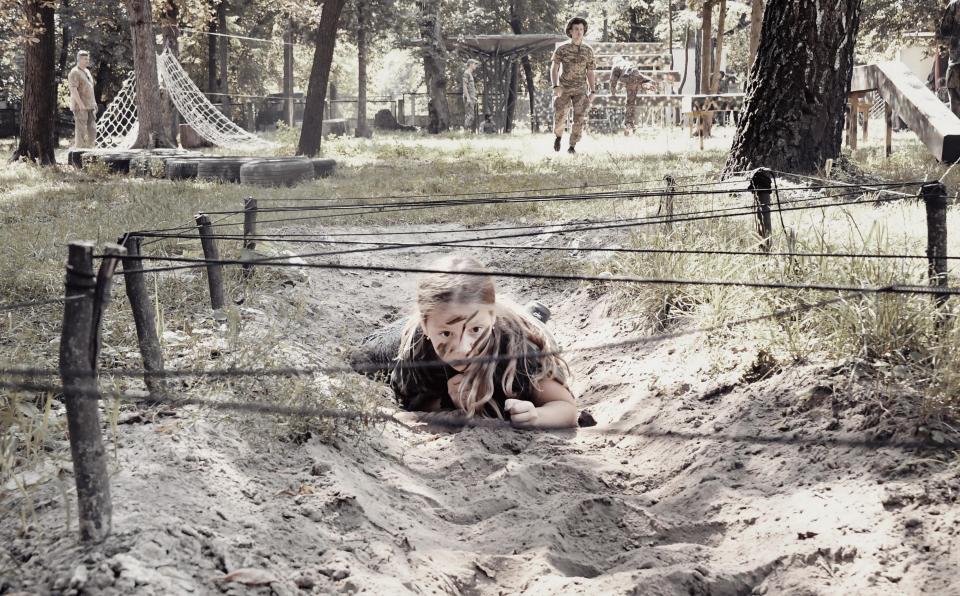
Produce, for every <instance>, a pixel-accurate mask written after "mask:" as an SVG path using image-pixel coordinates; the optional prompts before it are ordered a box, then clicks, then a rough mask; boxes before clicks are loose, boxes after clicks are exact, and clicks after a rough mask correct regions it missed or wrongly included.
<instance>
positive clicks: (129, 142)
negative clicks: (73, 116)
mask: <svg viewBox="0 0 960 596" xmlns="http://www.w3.org/2000/svg"><path fill="white" fill-rule="evenodd" d="M157 74H158V76H159V79H160V84H161V86H162V87H163V88H164V89H165V90H166V91H167V93H168V94H169V95H170V99H171V100H172V101H173V105H174V106H175V107H176V108H177V111H178V112H179V113H180V116H181V118H183V120H184V122H185V123H186V124H189V125H190V127H191V128H193V130H194V131H196V133H197V134H199V135H200V136H201V137H203V138H204V139H205V140H207V141H209V142H210V143H213V144H214V145H216V146H218V147H226V148H230V149H255V148H265V147H271V146H273V143H270V142H269V141H265V140H263V139H261V138H260V137H258V136H256V135H254V134H252V133H249V132H247V131H246V130H244V129H243V128H241V127H240V126H238V125H237V124H236V123H235V122H233V121H232V120H230V119H229V118H227V116H226V115H224V114H223V112H221V111H220V110H218V109H217V108H216V106H214V105H213V104H212V103H210V100H208V99H207V97H206V95H204V94H203V92H202V91H200V89H199V88H197V86H196V85H195V84H194V83H193V81H191V80H190V77H189V75H187V73H186V71H185V70H183V67H182V66H181V65H180V62H179V61H177V58H176V57H175V56H174V55H173V54H171V53H170V51H169V50H164V51H163V53H162V54H159V55H158V56H157ZM136 80H137V79H136V76H135V73H132V72H131V73H130V75H129V76H128V77H127V79H126V80H125V81H124V83H123V86H122V87H121V88H120V92H119V93H117V96H116V97H115V98H114V100H113V102H111V103H110V106H109V107H108V108H107V109H106V111H104V113H103V115H102V116H100V120H99V121H98V122H97V143H96V145H97V148H100V149H129V148H130V147H132V146H133V144H134V142H135V141H136V139H137V133H138V131H139V126H138V120H137V105H136V97H137V91H136Z"/></svg>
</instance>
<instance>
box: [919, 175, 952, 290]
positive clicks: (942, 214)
mask: <svg viewBox="0 0 960 596" xmlns="http://www.w3.org/2000/svg"><path fill="white" fill-rule="evenodd" d="M920 196H921V197H923V202H924V205H925V206H926V209H927V264H928V271H929V273H928V275H929V278H930V285H931V286H934V287H946V286H947V187H946V186H944V185H943V184H942V183H940V182H931V183H929V184H924V185H923V187H922V188H921V189H920ZM948 296H949V295H948V294H936V302H937V306H942V305H943V303H944V302H946V300H947V297H948Z"/></svg>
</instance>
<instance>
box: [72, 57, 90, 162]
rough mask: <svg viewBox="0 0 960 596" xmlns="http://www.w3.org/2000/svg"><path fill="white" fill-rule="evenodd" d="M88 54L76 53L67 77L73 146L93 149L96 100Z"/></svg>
mask: <svg viewBox="0 0 960 596" xmlns="http://www.w3.org/2000/svg"><path fill="white" fill-rule="evenodd" d="M89 65H90V52H87V51H86V50H80V51H79V52H77V65H76V66H74V67H73V68H72V69H71V70H70V74H68V75H67V82H68V83H69V84H70V111H72V112H73V122H74V135H73V146H74V148H76V149H80V148H85V147H93V146H94V144H95V143H96V142H97V98H96V96H95V95H94V93H93V76H91V74H90V71H89V70H87V66H89Z"/></svg>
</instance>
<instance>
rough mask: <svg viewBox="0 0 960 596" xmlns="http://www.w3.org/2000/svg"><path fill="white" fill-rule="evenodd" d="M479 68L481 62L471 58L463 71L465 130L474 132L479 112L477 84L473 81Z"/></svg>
mask: <svg viewBox="0 0 960 596" xmlns="http://www.w3.org/2000/svg"><path fill="white" fill-rule="evenodd" d="M478 66H480V61H479V60H475V59H474V58H471V59H469V60H467V67H466V68H464V69H463V128H465V129H466V130H473V124H474V116H475V114H476V112H477V82H476V81H475V80H474V79H473V72H474V71H475V70H477V67H478Z"/></svg>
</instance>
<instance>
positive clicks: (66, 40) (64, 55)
mask: <svg viewBox="0 0 960 596" xmlns="http://www.w3.org/2000/svg"><path fill="white" fill-rule="evenodd" d="M61 5H62V7H63V8H62V9H61V10H60V58H59V59H58V60H57V72H58V73H59V74H60V80H63V79H66V78H67V74H68V72H69V70H68V68H67V67H68V65H69V64H70V40H71V39H72V36H71V35H70V26H69V24H68V22H67V18H66V16H67V15H66V14H65V13H68V12H70V0H63V1H62V4H61Z"/></svg>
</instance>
